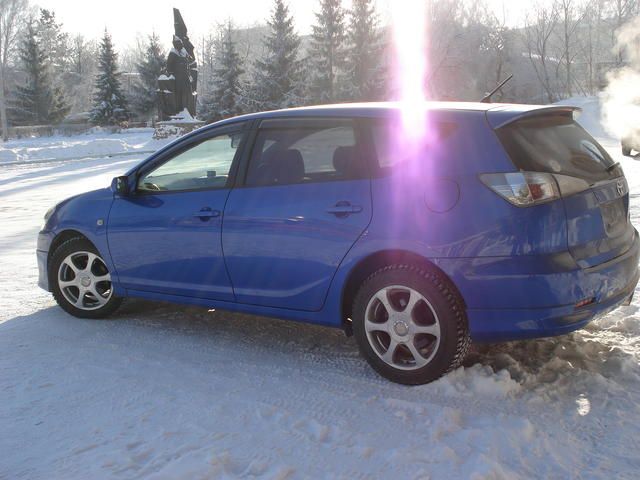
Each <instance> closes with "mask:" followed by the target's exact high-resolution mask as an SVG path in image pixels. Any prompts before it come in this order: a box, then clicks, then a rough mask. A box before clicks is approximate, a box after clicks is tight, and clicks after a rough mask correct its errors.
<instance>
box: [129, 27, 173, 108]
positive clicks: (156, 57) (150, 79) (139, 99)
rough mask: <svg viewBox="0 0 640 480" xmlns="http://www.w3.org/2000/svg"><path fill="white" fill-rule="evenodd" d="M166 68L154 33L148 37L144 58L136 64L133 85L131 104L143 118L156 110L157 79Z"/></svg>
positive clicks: (163, 54) (163, 56) (164, 58)
mask: <svg viewBox="0 0 640 480" xmlns="http://www.w3.org/2000/svg"><path fill="white" fill-rule="evenodd" d="M166 66H167V56H166V54H165V52H164V51H163V50H162V47H161V46H160V39H159V38H158V36H157V35H156V34H155V33H154V34H153V35H151V36H149V40H148V43H147V45H146V48H145V53H144V57H143V58H142V60H141V61H140V62H138V63H136V70H138V74H139V75H140V77H139V80H138V81H137V82H135V83H134V84H133V87H132V91H133V96H132V99H131V104H132V107H133V109H134V110H135V111H136V112H137V113H138V114H140V115H142V116H144V117H151V116H153V115H154V114H155V112H156V111H157V108H158V77H159V76H160V75H161V74H162V72H163V71H164V69H165V68H166Z"/></svg>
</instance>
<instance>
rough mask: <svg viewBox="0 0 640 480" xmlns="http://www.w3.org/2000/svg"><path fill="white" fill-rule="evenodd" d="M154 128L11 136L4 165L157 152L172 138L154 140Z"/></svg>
mask: <svg viewBox="0 0 640 480" xmlns="http://www.w3.org/2000/svg"><path fill="white" fill-rule="evenodd" d="M152 134H153V129H152V128H132V129H128V130H124V131H123V132H122V133H119V134H111V133H109V132H107V131H103V130H101V129H99V128H95V129H94V131H91V132H89V133H85V134H80V135H72V136H68V137H64V136H58V135H55V136H51V137H39V138H23V139H19V140H10V141H9V142H7V143H5V144H3V145H2V148H0V166H2V165H16V164H23V163H30V162H40V163H42V162H49V161H58V160H69V159H76V160H77V159H83V158H98V157H118V156H126V155H136V154H138V155H140V154H145V153H150V152H154V151H155V150H157V149H158V148H160V147H161V146H163V145H165V144H166V143H167V142H168V141H169V140H153V139H152V138H151V136H152Z"/></svg>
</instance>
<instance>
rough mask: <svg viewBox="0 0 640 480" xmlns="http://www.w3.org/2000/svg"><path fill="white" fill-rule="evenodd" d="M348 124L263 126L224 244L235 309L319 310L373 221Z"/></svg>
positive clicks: (231, 202)
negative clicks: (347, 257) (246, 306)
mask: <svg viewBox="0 0 640 480" xmlns="http://www.w3.org/2000/svg"><path fill="white" fill-rule="evenodd" d="M359 151H360V146H359V142H358V139H357V135H356V129H355V128H354V124H353V122H352V121H351V120H342V119H336V120H330V119H318V120H315V121H314V120H311V119H297V120H291V121H289V120H267V121H263V122H262V124H261V125H260V128H259V131H258V134H257V136H256V140H255V143H254V146H253V150H252V154H251V158H250V160H249V166H248V170H247V175H246V181H245V183H244V185H243V186H242V188H236V189H234V190H233V191H232V192H231V193H230V195H229V199H228V201H227V206H226V209H225V219H224V227H223V234H222V243H223V247H224V252H225V259H226V261H227V268H228V269H229V273H230V276H231V280H232V283H233V286H234V292H235V294H236V299H237V301H238V302H239V303H245V304H253V305H263V306H270V307H279V308H288V309H295V310H306V311H318V310H320V309H321V308H322V306H323V305H324V301H325V298H326V296H327V293H328V290H329V286H330V285H331V281H332V279H333V276H334V274H335V272H336V270H337V268H338V266H339V265H340V262H341V261H342V259H343V258H344V257H345V255H346V254H347V252H348V251H349V249H350V248H351V247H352V245H353V244H354V243H355V242H356V240H357V239H358V238H359V237H360V235H361V234H362V233H363V231H364V230H365V229H366V227H367V225H368V224H369V221H370V219H371V185H370V178H369V174H368V169H367V165H366V164H365V161H364V160H365V159H364V158H363V156H362V155H360V154H359Z"/></svg>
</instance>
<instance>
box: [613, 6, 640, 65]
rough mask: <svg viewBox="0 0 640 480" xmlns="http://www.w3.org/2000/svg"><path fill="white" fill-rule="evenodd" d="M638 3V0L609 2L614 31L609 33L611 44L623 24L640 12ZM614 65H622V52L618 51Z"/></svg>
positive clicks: (614, 41)
mask: <svg viewBox="0 0 640 480" xmlns="http://www.w3.org/2000/svg"><path fill="white" fill-rule="evenodd" d="M639 4H640V2H638V0H611V2H610V10H611V15H612V16H613V20H614V23H615V25H614V26H615V29H614V30H612V31H611V35H612V37H611V38H612V39H613V40H612V43H613V44H615V43H616V40H615V39H616V36H617V34H618V30H620V29H621V28H622V27H623V26H624V24H625V23H627V22H628V21H629V20H630V19H631V18H632V17H633V16H634V15H636V14H638V13H639V12H640V5H639ZM616 63H617V65H618V66H621V65H622V64H623V63H624V56H623V52H622V50H619V51H618V53H617V57H616Z"/></svg>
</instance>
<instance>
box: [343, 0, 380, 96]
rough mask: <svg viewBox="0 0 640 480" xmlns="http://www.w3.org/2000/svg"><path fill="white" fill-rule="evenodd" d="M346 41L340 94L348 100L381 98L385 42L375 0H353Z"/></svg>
mask: <svg viewBox="0 0 640 480" xmlns="http://www.w3.org/2000/svg"><path fill="white" fill-rule="evenodd" d="M347 43H348V46H347V53H346V62H345V64H346V69H345V74H344V79H343V82H341V83H342V91H343V93H342V95H343V97H344V98H346V99H348V100H351V101H373V100H382V99H383V97H384V93H385V82H386V72H385V68H384V67H383V60H382V57H383V51H384V45H383V40H382V34H381V32H380V28H379V20H378V15H377V14H376V11H375V6H374V0H353V5H352V9H351V11H350V12H349V34H348V38H347Z"/></svg>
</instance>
